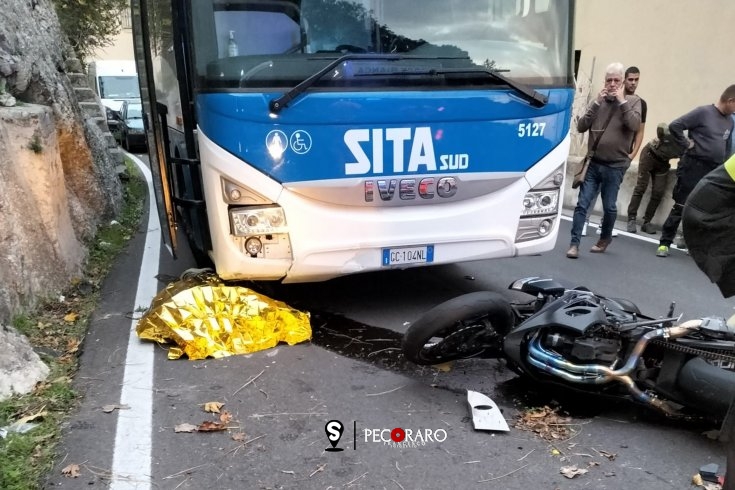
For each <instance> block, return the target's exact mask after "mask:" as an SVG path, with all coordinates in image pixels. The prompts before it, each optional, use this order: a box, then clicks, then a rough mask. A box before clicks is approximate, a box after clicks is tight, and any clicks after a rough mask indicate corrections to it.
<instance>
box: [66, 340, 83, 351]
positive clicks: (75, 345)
mask: <svg viewBox="0 0 735 490" xmlns="http://www.w3.org/2000/svg"><path fill="white" fill-rule="evenodd" d="M79 343H80V342H79V340H78V339H69V340H68V341H67V342H66V352H67V353H68V354H73V353H75V352H76V351H78V350H79Z"/></svg>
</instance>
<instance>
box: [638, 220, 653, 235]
mask: <svg viewBox="0 0 735 490" xmlns="http://www.w3.org/2000/svg"><path fill="white" fill-rule="evenodd" d="M641 231H642V232H644V233H648V234H649V235H655V234H656V230H655V229H654V228H653V225H652V224H651V223H643V224H642V225H641Z"/></svg>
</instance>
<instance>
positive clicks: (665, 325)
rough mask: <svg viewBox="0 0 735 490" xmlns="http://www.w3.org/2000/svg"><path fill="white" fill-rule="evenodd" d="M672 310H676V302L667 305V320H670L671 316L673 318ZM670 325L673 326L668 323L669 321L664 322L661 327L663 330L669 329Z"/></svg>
mask: <svg viewBox="0 0 735 490" xmlns="http://www.w3.org/2000/svg"><path fill="white" fill-rule="evenodd" d="M674 308H676V301H672V302H671V304H670V305H669V312H668V314H667V315H666V317H667V318H671V317H672V316H674ZM672 325H673V323H672V322H670V321H669V322H664V324H663V327H664V328H670V327H671V326H672Z"/></svg>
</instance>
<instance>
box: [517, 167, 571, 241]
mask: <svg viewBox="0 0 735 490" xmlns="http://www.w3.org/2000/svg"><path fill="white" fill-rule="evenodd" d="M563 184H564V165H563V164H562V165H560V166H559V167H557V168H556V169H555V170H554V171H553V172H551V173H550V174H549V175H548V176H546V178H545V179H544V180H542V181H541V182H539V183H538V184H537V185H536V186H534V187H533V188H532V189H530V190H529V191H528V192H527V193H526V195H525V196H523V201H522V204H521V219H520V220H519V222H518V230H516V240H515V241H516V243H519V242H526V241H528V240H536V239H538V238H543V237H545V236H547V235H549V234H550V233H551V232H552V231H553V230H554V225H555V224H556V220H557V215H558V213H559V200H560V198H561V191H562V185H563Z"/></svg>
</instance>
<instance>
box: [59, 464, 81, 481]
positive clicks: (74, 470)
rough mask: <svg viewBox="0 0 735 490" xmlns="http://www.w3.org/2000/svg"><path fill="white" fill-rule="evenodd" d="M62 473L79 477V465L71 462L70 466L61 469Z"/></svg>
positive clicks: (70, 476) (71, 476)
mask: <svg viewBox="0 0 735 490" xmlns="http://www.w3.org/2000/svg"><path fill="white" fill-rule="evenodd" d="M61 474H62V475H64V476H67V477H69V478H79V475H80V473H79V465H78V464H70V465H69V466H67V467H66V468H64V469H63V470H61Z"/></svg>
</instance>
